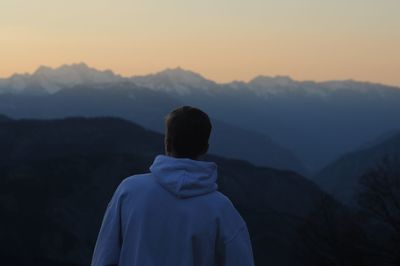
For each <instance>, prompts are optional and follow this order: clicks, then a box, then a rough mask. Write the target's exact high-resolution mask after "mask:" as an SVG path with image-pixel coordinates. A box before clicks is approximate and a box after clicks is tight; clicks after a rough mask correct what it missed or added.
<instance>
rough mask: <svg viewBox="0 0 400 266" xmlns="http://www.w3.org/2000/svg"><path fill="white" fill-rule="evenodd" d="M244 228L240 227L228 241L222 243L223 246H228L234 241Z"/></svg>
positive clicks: (243, 226)
mask: <svg viewBox="0 0 400 266" xmlns="http://www.w3.org/2000/svg"><path fill="white" fill-rule="evenodd" d="M245 228H246V226H245V225H242V226H241V227H240V228H239V229H238V230H237V231H236V232H235V233H234V234H233V236H232V237H231V238H229V239H228V240H226V241H225V242H224V244H225V245H227V244H229V243H230V242H232V241H233V240H235V238H236V237H237V236H238V235H239V234H240V233H241V232H242V231H243V230H244V229H245Z"/></svg>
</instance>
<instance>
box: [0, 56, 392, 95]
mask: <svg viewBox="0 0 400 266" xmlns="http://www.w3.org/2000/svg"><path fill="white" fill-rule="evenodd" d="M46 78H47V79H50V80H46ZM55 79H58V82H57V81H56V80H55ZM165 80H167V81H165ZM121 81H132V82H134V83H137V85H140V86H145V87H149V88H152V89H164V90H166V91H169V92H171V91H174V90H173V89H175V90H177V92H178V93H181V94H182V93H183V94H185V93H188V92H189V91H188V90H187V87H196V88H202V89H209V88H210V87H211V88H212V87H218V86H232V87H237V86H238V84H240V85H242V86H243V85H245V86H248V87H251V88H253V89H254V88H260V87H261V88H268V87H272V88H274V89H276V88H277V87H281V88H287V87H290V88H292V89H293V88H297V89H301V88H303V87H304V86H322V87H325V89H330V90H340V89H349V88H353V89H356V88H358V89H360V88H361V87H370V86H383V87H387V88H391V89H399V90H400V86H399V87H397V86H391V85H385V84H381V83H375V82H368V81H355V80H352V79H348V80H328V81H319V82H317V81H312V80H305V81H299V80H294V79H292V78H291V77H290V76H286V75H276V76H268V75H257V76H255V77H254V78H252V79H250V80H249V81H247V82H246V81H240V80H233V81H231V82H224V83H219V82H215V81H213V80H210V79H207V78H205V77H204V76H202V75H201V74H199V73H196V72H194V71H191V70H187V69H183V68H182V67H180V66H178V67H176V68H166V69H164V70H161V71H158V72H155V73H150V74H147V75H140V76H138V75H132V76H122V75H119V74H115V73H114V72H113V71H112V70H109V69H105V70H98V69H96V68H93V67H90V66H88V65H87V64H86V63H83V62H81V63H73V64H70V65H68V64H63V65H61V66H59V67H54V68H52V67H48V66H44V65H41V66H39V67H38V68H37V69H36V70H35V71H34V72H33V73H31V74H29V73H23V74H19V73H15V74H13V75H11V76H10V77H8V78H0V93H1V92H2V91H3V93H4V91H6V92H17V93H18V92H21V91H24V90H25V89H26V88H28V87H29V86H32V85H36V86H43V87H45V89H46V90H47V92H49V93H54V92H55V91H58V90H60V89H61V88H60V87H61V86H67V87H70V86H74V85H82V84H88V83H89V84H96V83H97V84H98V83H114V82H121ZM163 82H164V84H163ZM4 87H8V90H6V89H5V88H4ZM10 88H11V89H10ZM185 88H186V90H185ZM361 90H362V88H361ZM272 92H275V93H276V91H274V90H273V91H272Z"/></svg>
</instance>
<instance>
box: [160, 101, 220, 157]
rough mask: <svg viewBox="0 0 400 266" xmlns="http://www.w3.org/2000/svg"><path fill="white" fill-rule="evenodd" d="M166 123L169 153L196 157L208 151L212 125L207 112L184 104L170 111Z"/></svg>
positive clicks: (166, 144) (166, 142) (166, 139)
mask: <svg viewBox="0 0 400 266" xmlns="http://www.w3.org/2000/svg"><path fill="white" fill-rule="evenodd" d="M165 124H166V134H165V150H166V153H167V154H168V155H171V156H174V157H177V158H191V159H196V158H198V157H199V156H200V155H203V154H204V153H206V152H207V150H208V139H209V137H210V133H211V127H212V126H211V122H210V118H209V117H208V115H207V114H206V113H204V112H203V111H201V110H200V109H197V108H194V107H190V106H183V107H180V108H177V109H175V110H173V111H172V112H171V113H169V114H168V115H167V117H166V119H165Z"/></svg>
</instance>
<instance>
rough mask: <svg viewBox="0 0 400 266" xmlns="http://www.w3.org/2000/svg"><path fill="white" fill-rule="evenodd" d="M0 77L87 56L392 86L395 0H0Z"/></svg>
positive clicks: (152, 68) (154, 66)
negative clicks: (360, 81) (354, 80)
mask: <svg viewBox="0 0 400 266" xmlns="http://www.w3.org/2000/svg"><path fill="white" fill-rule="evenodd" d="M0 60H1V63H0V77H7V76H10V75H11V74H13V73H15V72H18V73H23V72H32V71H34V70H35V69H36V68H37V67H38V66H39V65H47V66H52V67H56V66H59V65H62V64H70V63H75V62H86V63H87V64H89V65H90V66H93V67H96V68H99V69H112V70H113V71H115V72H116V73H119V74H122V75H142V74H148V73H152V72H157V71H160V70H162V69H165V68H167V67H170V68H171V67H177V66H181V67H183V68H185V69H190V70H193V71H196V72H199V73H201V74H203V75H204V76H205V77H207V78H210V79H213V80H216V81H219V82H227V81H232V80H245V81H247V80H249V79H251V78H253V77H254V76H256V75H259V74H263V75H290V76H292V77H293V78H295V79H299V80H318V81H319V80H332V79H350V78H351V79H356V80H363V81H373V82H381V83H386V84H392V85H397V86H400V1H399V0H279V1H269V0H196V1H194V0H140V1H139V0H63V1H61V0H0Z"/></svg>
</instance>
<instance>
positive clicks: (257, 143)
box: [0, 83, 306, 174]
mask: <svg viewBox="0 0 400 266" xmlns="http://www.w3.org/2000/svg"><path fill="white" fill-rule="evenodd" d="M2 103H4V104H2ZM184 103H185V101H180V100H179V99H175V98H174V97H173V96H172V95H170V94H169V93H167V92H162V91H154V90H150V89H146V88H141V87H138V86H136V85H135V84H132V83H114V84H103V85H97V86H95V85H90V86H87V85H81V86H77V87H74V88H65V89H63V90H59V91H58V92H56V93H54V94H48V95H29V94H28V95H27V94H19V95H13V94H4V95H0V112H2V111H4V113H5V114H8V115H10V116H12V117H14V118H20V117H29V118H40V119H43V118H45V119H54V118H63V117H70V116H86V117H96V116H114V117H120V118H124V119H127V120H130V121H133V122H135V123H137V124H140V125H141V126H143V127H145V128H148V129H151V130H155V131H158V132H160V133H163V132H164V117H165V115H166V114H167V113H169V112H170V111H171V110H172V109H174V108H176V107H178V106H182V105H184ZM214 122H215V124H214V131H213V136H212V138H211V143H212V144H213V147H212V152H213V153H215V154H217V155H221V156H225V157H232V158H236V159H242V160H246V161H250V162H252V163H254V164H256V165H259V166H269V167H274V168H279V169H290V170H294V171H297V172H299V173H302V174H306V170H305V167H304V166H303V164H302V163H301V161H300V160H299V159H298V158H297V157H296V156H295V155H294V154H293V153H292V152H291V151H289V150H288V149H286V148H284V147H282V146H281V145H278V144H277V143H276V142H274V141H273V140H272V139H271V138H270V137H268V135H266V134H264V133H256V132H254V131H251V130H245V129H242V128H240V127H238V126H233V125H230V124H228V123H225V122H222V121H219V120H214ZM227 132H228V134H227Z"/></svg>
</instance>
